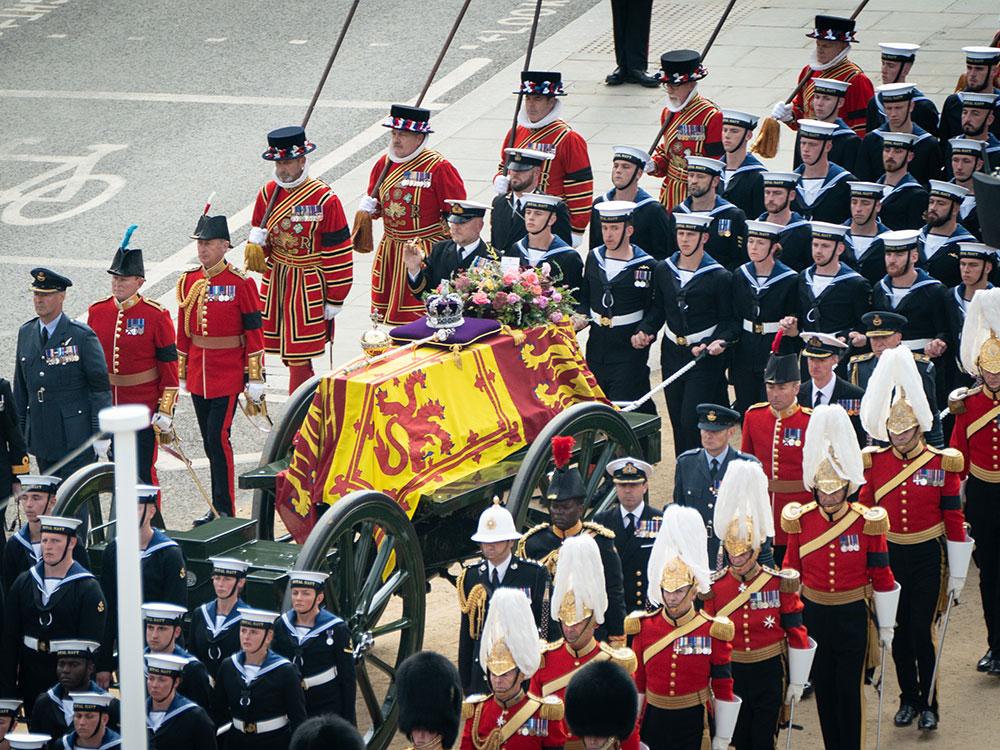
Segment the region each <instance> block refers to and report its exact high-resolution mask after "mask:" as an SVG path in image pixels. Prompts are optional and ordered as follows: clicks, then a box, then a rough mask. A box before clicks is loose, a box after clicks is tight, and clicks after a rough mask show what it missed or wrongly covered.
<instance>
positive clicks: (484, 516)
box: [471, 495, 523, 544]
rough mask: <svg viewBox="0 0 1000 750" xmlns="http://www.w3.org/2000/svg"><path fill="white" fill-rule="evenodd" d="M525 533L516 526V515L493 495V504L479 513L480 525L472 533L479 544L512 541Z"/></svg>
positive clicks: (473, 539) (473, 538)
mask: <svg viewBox="0 0 1000 750" xmlns="http://www.w3.org/2000/svg"><path fill="white" fill-rule="evenodd" d="M522 536H523V535H522V534H521V533H520V532H518V530H517V528H516V527H515V526H514V516H512V515H511V513H510V511H509V510H507V509H506V508H505V507H503V506H502V505H501V504H500V498H499V497H497V496H495V495H494V496H493V505H491V506H490V507H489V508H487V509H486V510H484V511H483V512H482V513H480V514H479V526H478V528H477V529H476V533H475V534H473V535H472V537H471V538H472V541H474V542H476V543H477V544H479V543H482V544H491V543H493V542H511V541H515V540H517V539H520V538H521V537H522Z"/></svg>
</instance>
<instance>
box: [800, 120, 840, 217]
mask: <svg viewBox="0 0 1000 750" xmlns="http://www.w3.org/2000/svg"><path fill="white" fill-rule="evenodd" d="M837 129H838V126H837V125H834V124H833V123H829V122H820V121H819V120H799V153H800V154H801V156H802V163H801V164H800V165H799V166H797V167H796V168H795V173H796V174H798V176H799V181H798V183H797V185H796V187H795V200H794V201H793V203H792V210H794V211H797V212H798V213H800V214H802V216H803V217H805V218H806V219H809V220H811V221H825V222H829V223H831V224H839V223H841V222H844V221H846V220H847V218H848V217H849V216H850V215H851V189H850V188H849V187H848V185H847V183H848V182H849V181H850V180H853V179H855V177H854V175H853V174H851V173H850V172H849V171H848V170H846V169H844V168H843V167H842V166H840V165H839V164H837V163H836V162H833V161H831V160H830V149H831V148H832V147H833V141H832V139H833V137H834V134H835V133H836V132H837Z"/></svg>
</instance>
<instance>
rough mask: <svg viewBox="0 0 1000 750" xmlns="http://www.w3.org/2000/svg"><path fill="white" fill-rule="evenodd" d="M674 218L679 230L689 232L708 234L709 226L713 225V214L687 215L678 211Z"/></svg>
mask: <svg viewBox="0 0 1000 750" xmlns="http://www.w3.org/2000/svg"><path fill="white" fill-rule="evenodd" d="M673 217H674V226H675V227H676V228H677V229H686V230H688V231H698V232H707V231H708V225H709V224H711V223H712V215H711V214H698V213H691V214H686V213H681V212H679V211H678V212H677V213H675V214H673Z"/></svg>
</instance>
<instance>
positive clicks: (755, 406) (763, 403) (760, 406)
mask: <svg viewBox="0 0 1000 750" xmlns="http://www.w3.org/2000/svg"><path fill="white" fill-rule="evenodd" d="M765 406H770V404H769V403H767V401H761V402H760V403H756V404H751V405H750V406H748V407H747V411H753V410H754V409H763V408H764V407H765Z"/></svg>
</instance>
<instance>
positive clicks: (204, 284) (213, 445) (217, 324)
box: [177, 214, 264, 525]
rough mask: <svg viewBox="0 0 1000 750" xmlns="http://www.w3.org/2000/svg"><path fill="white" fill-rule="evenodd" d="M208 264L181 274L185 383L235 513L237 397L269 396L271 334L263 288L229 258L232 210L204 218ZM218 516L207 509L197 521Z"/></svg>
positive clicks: (229, 510) (224, 508) (216, 479)
mask: <svg viewBox="0 0 1000 750" xmlns="http://www.w3.org/2000/svg"><path fill="white" fill-rule="evenodd" d="M191 236H192V239H196V240H198V260H200V261H201V265H200V266H198V267H197V268H193V269H191V270H190V271H186V272H184V273H183V274H181V277H180V278H179V279H178V280H177V305H178V310H177V355H178V375H179V376H180V379H181V384H182V387H184V388H186V390H187V391H188V392H189V393H190V394H191V401H192V402H193V404H194V413H195V416H196V417H197V418H198V427H199V428H200V429H201V438H202V442H203V443H204V446H205V455H206V456H207V457H208V462H209V466H210V468H211V471H212V504H213V505H214V506H215V510H216V511H217V512H218V513H219V515H224V516H232V515H234V514H235V494H234V487H233V446H232V443H231V442H230V440H229V434H230V430H231V428H232V424H233V415H234V414H235V413H236V401H237V398H238V397H239V395H240V393H241V392H242V391H243V390H244V389H246V393H247V398H248V399H249V400H251V401H253V402H254V403H260V402H261V401H262V400H263V398H264V335H263V332H262V330H261V314H260V295H259V294H258V293H257V285H256V284H255V283H254V282H253V279H249V278H247V277H246V276H244V275H243V274H242V273H240V272H239V271H237V270H236V268H234V267H233V266H232V265H230V264H229V263H228V262H227V261H226V250H228V249H229V248H230V247H232V245H230V244H229V225H228V224H227V223H226V217H225V216H208V215H207V214H206V215H204V216H202V217H201V218H200V219H198V226H197V228H196V229H195V232H194V234H193V235H191ZM210 520H212V513H211V512H209V513H207V514H205V516H203V517H202V518H200V519H198V521H196V522H195V523H196V525H197V524H201V523H207V522H208V521H210Z"/></svg>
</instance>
